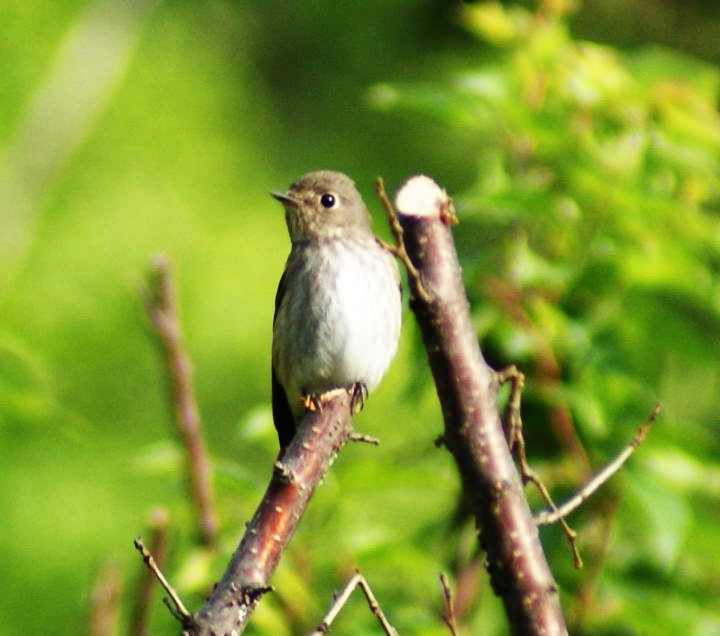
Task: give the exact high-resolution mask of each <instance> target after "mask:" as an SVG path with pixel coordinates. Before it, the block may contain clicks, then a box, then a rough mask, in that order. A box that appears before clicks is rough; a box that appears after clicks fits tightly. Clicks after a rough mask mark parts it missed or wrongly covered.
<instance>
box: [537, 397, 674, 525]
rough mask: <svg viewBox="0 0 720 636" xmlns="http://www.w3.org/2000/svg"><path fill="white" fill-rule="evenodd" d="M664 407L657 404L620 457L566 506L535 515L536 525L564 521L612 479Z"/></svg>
mask: <svg viewBox="0 0 720 636" xmlns="http://www.w3.org/2000/svg"><path fill="white" fill-rule="evenodd" d="M661 410H662V407H661V406H660V405H659V404H656V405H655V406H654V407H653V409H652V411H650V415H649V416H648V419H647V421H646V422H645V423H644V424H643V425H642V426H641V427H640V428H639V429H638V430H637V431H636V433H635V435H634V436H633V438H632V439H631V440H630V443H629V444H628V445H627V446H625V448H623V449H622V451H620V453H618V456H617V457H616V458H615V459H613V460H612V461H610V462H609V463H608V464H606V465H605V467H604V468H603V469H601V470H600V471H599V472H597V473H596V474H595V476H594V477H593V478H592V479H590V481H588V482H587V483H586V484H585V485H584V486H583V487H582V488H581V489H580V490H579V491H578V492H577V493H576V494H575V495H573V496H572V497H571V498H570V499H568V500H567V501H566V502H565V503H564V504H562V505H561V506H559V507H552V510H546V511H544V512H541V513H539V514H537V515H535V523H536V524H537V525H538V526H546V525H549V524H551V523H555V522H556V521H562V519H563V518H564V517H566V516H567V515H569V514H570V513H571V512H572V511H573V510H575V509H576V508H578V507H579V506H580V505H582V503H583V502H584V501H586V500H587V499H588V498H589V497H590V496H591V495H592V494H593V493H594V492H595V491H596V490H597V489H598V488H600V486H602V485H603V484H604V483H605V482H606V481H607V480H608V479H610V477H612V476H613V475H614V474H615V473H616V472H617V471H618V470H620V468H621V467H622V465H623V464H624V463H625V462H626V461H627V460H628V458H629V457H630V455H632V454H633V453H634V452H635V449H636V448H637V447H638V446H640V444H642V443H643V441H644V440H645V437H646V436H647V434H648V432H649V431H650V428H651V427H652V425H653V423H654V422H655V420H656V419H657V417H658V415H660V411H661Z"/></svg>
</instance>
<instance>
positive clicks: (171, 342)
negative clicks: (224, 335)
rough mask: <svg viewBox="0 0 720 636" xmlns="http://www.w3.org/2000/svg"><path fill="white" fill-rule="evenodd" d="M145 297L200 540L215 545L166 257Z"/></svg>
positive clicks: (155, 266)
mask: <svg viewBox="0 0 720 636" xmlns="http://www.w3.org/2000/svg"><path fill="white" fill-rule="evenodd" d="M144 295H145V300H146V306H147V313H148V316H149V317H150V320H151V321H152V324H153V327H154V328H155V332H156V334H157V337H158V341H159V343H160V345H161V347H162V349H163V352H164V354H165V364H166V367H167V371H168V376H169V384H170V395H171V396H172V405H173V411H174V414H175V423H176V425H177V430H178V433H179V435H180V440H181V441H182V445H183V447H184V448H185V455H186V458H187V469H188V475H189V479H190V491H191V495H192V500H193V502H194V503H195V510H196V515H197V523H198V530H199V534H200V540H201V542H202V543H203V545H208V546H209V545H213V543H214V542H215V538H216V535H217V521H216V516H215V510H214V506H213V495H212V484H211V474H212V473H211V469H210V462H209V461H208V456H207V449H206V448H205V441H204V439H203V436H202V430H201V427H200V415H199V412H198V407H197V401H196V399H195V392H194V389H193V384H192V364H191V362H190V358H189V357H188V355H187V354H186V353H185V351H184V349H183V343H182V333H181V330H180V321H179V319H178V310H177V299H176V292H175V286H174V283H173V279H172V270H171V266H170V263H169V262H168V260H167V259H166V258H163V257H157V258H155V259H154V261H153V263H152V266H151V271H150V275H149V280H148V287H147V289H146V290H145V293H144Z"/></svg>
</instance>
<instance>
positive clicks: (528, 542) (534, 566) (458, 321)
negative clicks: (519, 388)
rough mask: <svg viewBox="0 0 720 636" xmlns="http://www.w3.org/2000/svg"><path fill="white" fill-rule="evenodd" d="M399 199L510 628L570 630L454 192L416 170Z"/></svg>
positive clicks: (457, 444)
mask: <svg viewBox="0 0 720 636" xmlns="http://www.w3.org/2000/svg"><path fill="white" fill-rule="evenodd" d="M378 190H379V192H381V190H382V183H381V182H380V183H379V184H378ZM381 194H382V193H381ZM385 200H387V199H386V198H385ZM396 209H397V218H398V220H399V224H400V228H401V229H402V232H398V231H397V228H396V230H395V234H396V238H398V239H399V245H398V251H399V252H400V257H401V258H403V253H404V255H406V256H407V257H408V258H407V259H405V258H403V260H409V261H410V263H411V264H412V266H413V268H408V277H409V285H410V308H411V309H412V311H413V313H414V314H415V317H416V319H417V321H418V324H419V326H420V330H421V333H422V338H423V342H424V344H425V349H426V350H427V355H428V361H429V363H430V368H431V370H432V374H433V378H434V380H435V385H436V389H437V393H438V397H439V399H440V403H441V406H442V412H443V418H444V421H445V431H444V437H443V441H444V444H445V446H446V447H447V448H448V450H449V451H450V452H451V453H452V455H453V456H454V458H455V461H456V463H457V465H458V468H459V471H460V476H461V479H462V484H463V489H464V490H465V492H466V494H467V496H468V499H469V501H470V502H471V506H472V511H473V514H474V516H475V519H476V523H477V525H478V527H479V528H480V543H481V546H482V547H483V549H484V550H485V553H486V555H487V563H486V567H487V570H488V573H489V575H490V581H491V583H492V586H493V589H494V591H495V593H496V594H497V595H498V596H500V598H501V599H502V602H503V604H504V606H505V611H506V614H507V616H508V621H509V624H510V627H511V630H512V633H513V634H517V635H523V636H528V635H534V634H537V635H540V634H544V635H546V636H547V635H561V634H567V629H566V627H565V622H564V619H563V616H562V612H561V609H560V603H559V599H558V590H557V586H556V584H555V581H554V579H553V577H552V573H551V572H550V568H549V567H548V564H547V561H546V559H545V555H544V553H543V551H542V547H541V545H540V540H539V537H538V530H537V527H536V525H535V522H534V521H533V517H532V514H531V512H530V509H529V507H528V504H527V501H526V499H525V497H524V494H523V489H522V484H521V481H520V478H519V476H518V473H517V470H516V468H515V465H514V463H513V461H512V458H511V456H510V451H509V448H508V445H507V442H506V440H505V435H504V433H503V427H502V422H501V417H500V414H499V413H498V406H497V393H498V381H497V377H496V374H495V372H494V371H493V370H492V369H491V368H490V367H489V366H488V365H487V363H486V362H485V360H484V359H483V357H482V353H481V351H480V348H479V346H478V343H477V338H476V335H475V330H474V328H473V325H472V320H471V316H470V311H469V306H468V302H467V299H466V296H465V291H464V287H463V282H462V277H461V272H460V265H459V263H458V259H457V254H456V251H455V246H454V243H453V239H452V233H451V231H450V225H451V224H452V223H454V222H456V219H455V216H454V211H453V208H452V201H451V200H450V199H449V198H448V196H447V194H446V193H445V191H444V190H442V189H441V188H439V186H437V184H435V183H434V182H433V181H432V180H431V179H429V178H428V177H413V178H412V179H410V180H409V181H408V182H406V184H405V185H404V186H403V187H401V188H400V190H399V191H398V194H397V197H396ZM390 212H391V210H390ZM391 216H392V212H391ZM391 222H392V219H391ZM403 235H404V236H403ZM413 269H415V270H417V274H415V275H413Z"/></svg>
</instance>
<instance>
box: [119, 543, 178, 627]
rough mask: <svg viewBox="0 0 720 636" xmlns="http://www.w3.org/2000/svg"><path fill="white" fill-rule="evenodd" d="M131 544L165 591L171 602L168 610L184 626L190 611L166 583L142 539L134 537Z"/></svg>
mask: <svg viewBox="0 0 720 636" xmlns="http://www.w3.org/2000/svg"><path fill="white" fill-rule="evenodd" d="M133 545H134V546H135V549H136V550H137V551H138V552H139V553H140V554H141V555H142V558H143V561H144V562H145V565H147V566H148V568H149V569H150V571H151V572H152V573H153V575H154V576H155V578H156V579H157V580H158V582H159V583H160V585H161V586H162V588H163V589H164V590H165V593H166V594H167V595H168V597H169V598H170V601H171V602H172V606H170V605H168V607H169V608H170V611H171V612H172V614H173V616H175V618H177V619H178V620H179V621H180V622H181V623H182V625H183V626H186V625H187V624H188V623H189V622H190V620H191V618H192V617H191V616H190V612H188V611H187V609H186V608H185V605H184V604H183V602H182V600H180V597H179V596H178V594H177V592H176V591H175V590H174V589H173V587H172V585H170V583H168V580H167V579H166V578H165V576H164V575H163V573H162V572H161V571H160V568H159V567H158V566H157V563H155V559H154V558H153V555H152V554H150V552H149V551H148V549H147V548H146V547H145V545H144V544H143V542H142V539H135V541H133Z"/></svg>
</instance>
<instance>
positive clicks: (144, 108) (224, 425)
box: [0, 0, 720, 636]
mask: <svg viewBox="0 0 720 636" xmlns="http://www.w3.org/2000/svg"><path fill="white" fill-rule="evenodd" d="M0 6H1V7H2V16H3V18H2V25H1V26H0V30H1V32H2V38H0V59H2V69H3V70H2V75H1V76H0V437H1V439H2V442H1V445H0V454H1V455H0V456H1V459H2V470H0V493H1V494H0V518H2V522H1V523H0V549H1V550H2V554H3V564H2V567H0V580H2V582H3V585H2V587H3V593H2V595H0V615H1V616H2V617H3V618H2V621H0V633H1V634H8V635H9V636H10V635H13V636H14V635H16V634H28V633H51V634H81V633H89V630H90V628H89V615H90V607H91V602H92V598H93V589H94V588H96V587H97V583H96V582H97V580H98V577H99V576H100V575H101V573H103V572H105V573H107V572H111V573H114V576H115V580H116V581H118V582H119V588H120V590H121V591H120V594H121V596H120V601H119V609H118V625H117V629H116V631H115V633H117V634H122V633H127V630H128V624H129V618H128V617H129V614H130V611H131V608H132V606H133V599H134V592H135V586H136V582H137V579H138V577H139V574H140V572H141V568H142V564H141V563H140V561H139V559H138V557H137V555H136V554H135V552H134V551H133V549H132V545H131V542H132V540H133V539H134V538H135V537H136V536H139V535H142V534H144V533H145V532H146V531H147V524H148V515H149V513H150V511H151V510H152V509H154V508H156V507H157V506H162V507H163V508H164V509H165V510H166V511H167V513H168V514H169V517H170V526H169V537H168V562H167V565H166V572H167V574H168V575H169V577H170V578H171V580H172V581H173V582H175V583H176V585H177V587H178V589H179V591H180V593H181V594H182V595H183V597H184V598H185V599H186V601H187V604H188V605H189V606H190V607H191V609H196V608H198V607H199V605H200V603H201V599H202V596H203V594H204V593H205V591H206V590H207V589H208V586H209V585H210V584H211V583H212V581H213V580H214V579H216V578H217V577H218V576H219V575H220V573H221V572H222V570H223V563H224V562H225V561H226V559H227V557H228V555H229V554H230V553H231V551H232V549H233V547H234V545H235V544H236V542H237V540H238V538H239V536H240V534H241V532H242V529H243V527H244V526H243V523H244V522H245V521H246V520H247V519H249V517H250V516H251V514H252V512H253V510H254V508H255V506H256V504H257V502H258V501H259V498H260V496H261V494H262V492H263V490H264V486H265V484H266V481H267V479H268V477H269V473H270V468H271V463H272V460H273V459H274V455H275V452H276V438H275V433H274V430H273V428H272V422H271V416H270V407H269V349H270V338H271V323H272V311H273V298H274V293H275V286H276V283H277V280H278V279H279V276H280V273H281V271H282V268H283V264H284V259H285V256H286V253H287V250H288V240H287V236H286V230H285V227H284V221H283V216H282V210H281V209H280V206H278V205H277V203H276V202H274V201H273V200H272V199H271V198H270V197H269V196H268V194H267V193H268V192H269V191H270V190H273V189H278V188H283V187H285V186H287V185H288V184H289V183H290V182H291V181H293V180H295V179H296V178H297V177H299V176H300V175H302V174H303V173H305V172H308V171H310V170H315V169H321V168H329V169H336V170H341V171H343V172H347V173H348V174H350V175H352V176H353V178H354V179H355V180H356V182H357V184H358V187H359V188H360V189H361V191H362V192H363V194H364V195H365V198H366V201H367V202H368V204H369V207H370V208H371V210H372V212H373V215H374V216H375V228H376V230H377V232H378V233H379V234H380V235H383V236H387V230H386V227H385V221H384V218H383V216H382V213H381V212H380V209H379V205H378V204H377V202H376V200H375V198H374V195H373V181H374V179H375V177H376V176H378V175H382V176H383V177H384V178H385V181H386V184H387V186H388V188H389V189H390V190H394V189H395V188H396V187H397V186H398V185H399V184H400V183H401V181H402V180H403V179H404V178H406V177H408V176H410V175H412V174H415V173H418V172H424V173H427V174H429V175H431V176H432V177H433V178H435V179H436V180H437V181H438V182H439V183H441V184H442V185H443V186H444V187H446V188H447V189H448V191H449V192H450V193H451V194H452V195H453V196H454V197H455V199H456V203H457V208H458V213H459V216H460V220H461V223H460V224H459V225H458V226H457V227H456V230H455V233H456V237H457V241H458V245H459V249H460V252H461V258H462V260H463V269H464V275H465V278H466V283H467V286H468V293H469V296H470V299H471V302H472V306H473V311H474V317H475V320H476V326H477V329H478V336H479V338H480V340H481V343H482V344H483V349H484V351H485V353H486V355H487V357H488V358H489V360H490V361H491V362H492V364H493V365H495V366H496V367H498V368H499V367H502V366H505V365H507V364H510V363H515V364H517V365H518V366H520V367H521V368H522V369H523V370H524V371H525V372H526V373H527V375H528V388H527V391H526V395H525V408H524V420H525V426H526V438H527V442H528V446H529V448H528V452H529V456H530V459H531V462H532V463H533V465H534V466H535V467H536V469H537V470H538V471H539V472H540V473H541V475H542V476H543V477H544V479H545V480H546V482H547V483H548V485H549V487H550V488H551V490H552V491H553V492H554V493H555V494H556V495H557V497H558V498H559V499H562V498H563V497H564V496H567V495H569V494H570V493H571V492H572V491H573V490H574V489H575V488H576V487H577V486H578V485H579V484H581V483H582V482H583V481H584V480H585V479H586V478H587V477H588V475H589V474H590V473H591V472H592V470H594V469H596V468H598V467H599V466H601V465H602V464H603V463H604V462H606V461H607V460H608V459H609V458H611V457H612V456H613V455H614V454H615V453H616V452H617V451H618V450H619V449H620V448H621V447H622V446H623V445H625V444H626V443H627V442H628V441H629V440H630V439H631V437H632V435H633V433H634V431H635V429H636V428H637V426H639V425H640V424H641V423H642V422H643V421H644V420H645V418H646V417H647V414H648V413H649V411H650V409H651V407H652V406H653V405H654V404H655V403H656V402H657V401H659V402H661V403H662V404H663V406H664V411H663V415H662V417H661V419H660V420H659V421H658V422H657V424H656V425H655V428H654V429H653V431H652V433H651V435H650V437H649V439H648V440H647V442H646V443H645V445H643V446H642V447H641V448H640V450H639V452H638V453H637V454H636V455H635V456H634V457H633V458H632V459H631V460H630V462H629V464H628V466H627V467H626V468H625V469H624V471H623V472H622V474H620V475H619V476H617V477H616V478H614V479H613V481H612V482H611V483H610V484H608V485H607V486H606V487H605V488H604V489H603V491H602V492H601V493H599V494H598V495H596V496H595V498H594V499H593V500H592V501H590V502H588V503H587V504H586V506H585V507H584V508H583V510H581V511H580V512H578V513H576V514H575V515H573V516H572V517H571V519H570V521H571V523H572V524H573V525H574V526H575V527H576V529H577V530H578V531H579V533H580V536H579V547H580V550H581V552H582V554H583V556H584V559H585V562H586V566H585V568H584V569H583V570H580V571H576V570H574V568H573V567H572V559H571V556H570V553H569V550H568V548H567V545H566V543H565V540H564V538H563V536H562V534H561V533H560V532H559V531H558V530H557V529H556V528H548V529H544V530H542V532H541V536H542V539H543V542H544V545H545V546H546V548H547V551H548V555H549V558H550V561H551V564H552V567H553V569H554V572H555V574H556V576H557V579H558V583H559V585H560V587H561V598H562V601H563V606H564V608H565V611H566V614H567V617H568V622H569V625H570V627H571V631H572V633H575V634H581V633H583V634H598V635H599V634H676V633H683V634H697V635H707V634H720V602H719V601H718V598H720V552H718V549H717V546H718V543H719V542H720V462H719V461H718V456H720V436H719V435H718V424H719V423H720V418H719V417H718V412H720V395H719V394H718V382H719V381H720V366H719V364H718V355H719V354H720V283H719V280H718V272H719V271H720V214H719V213H720V206H719V203H720V183H719V181H718V177H719V175H720V172H719V170H720V121H719V118H718V110H717V104H718V102H717V100H718V88H719V87H720V72H719V70H718V66H717V64H718V62H719V61H720V38H719V37H718V34H719V33H720V7H718V5H717V4H716V3H708V2H703V1H701V0H696V1H694V2H680V1H678V0H624V1H623V2H615V1H612V2H608V1H601V0H587V1H586V2H583V3H580V2H572V3H571V2H565V1H563V0H554V1H553V0H546V1H545V2H537V3H536V2H528V3H510V2H508V3H503V4H499V3H497V4H496V3H490V4H487V3H480V4H477V5H470V4H461V3H457V2H447V1H441V0H395V1H394V2H392V3H391V2H385V1H381V0H365V1H363V2H331V1H320V2H312V3H311V2H290V1H282V0H271V1H268V2H259V1H252V0H250V1H246V2H239V1H235V2H232V1H229V0H210V1H208V2H202V3H201V2H187V1H183V0H169V1H164V2H163V1H161V0H100V1H89V2H88V1H87V0H84V1H79V0H62V1H58V2H53V3H42V2H37V1H33V0H30V1H27V0H2V2H1V3H0ZM160 253H162V254H165V255H167V256H168V257H169V258H170V259H171V261H172V262H173V264H174V266H175V273H176V277H177V281H178V287H179V295H180V301H181V313H182V326H183V329H184V335H185V339H186V344H187V348H188V350H189V353H190V354H191V356H192V359H193V361H194V370H195V380H196V386H197V393H198V398H199V404H200V408H201V411H202V417H203V421H204V424H205V432H206V435H207V442H208V446H209V449H210V453H211V457H212V462H213V468H214V480H215V486H216V491H217V501H218V513H219V517H220V520H221V525H222V534H221V537H222V539H221V542H220V547H219V549H218V551H217V552H209V551H206V550H204V549H202V548H200V547H198V545H197V537H196V532H195V526H194V523H193V516H192V505H191V504H190V502H189V501H188V497H187V488H186V479H185V473H184V466H183V454H182V449H181V448H179V446H178V443H177V441H176V438H175V435H174V434H173V431H172V428H171V426H170V423H171V417H170V413H169V409H168V403H167V402H168V401H167V398H166V392H165V381H164V374H163V373H164V370H163V365H162V361H161V359H160V357H159V353H158V351H157V349H156V347H155V342H154V340H153V337H152V335H151V333H150V330H149V327H148V322H147V319H146V317H145V314H144V308H143V303H142V301H141V298H140V290H141V288H142V287H143V284H144V281H145V277H146V272H147V269H148V263H149V261H150V259H151V258H152V257H153V256H155V255H156V254H160ZM441 426H442V425H441V420H440V414H439V409H438V407H437V404H436V398H435V395H434V390H433V387H432V384H431V382H430V377H429V373H428V371H427V369H426V365H425V359H424V353H423V351H422V349H421V347H420V344H419V338H418V333H417V329H416V328H415V325H414V324H413V320H412V316H411V315H410V314H409V312H407V310H406V320H405V326H404V333H403V338H402V343H401V347H400V352H399V354H398V357H397V359H396V361H395V363H394V364H393V367H392V368H391V370H390V373H389V374H388V376H387V378H386V380H385V381H384V383H383V384H382V386H381V387H380V388H379V389H378V390H377V392H376V393H375V394H373V395H372V396H371V398H370V400H369V401H368V404H367V407H366V409H365V411H364V412H363V413H362V414H361V415H360V416H358V418H357V422H356V427H357V428H359V429H360V430H362V431H364V432H367V433H369V434H372V435H375V436H379V437H380V438H381V439H382V445H381V446H380V447H379V448H377V449H374V448H370V447H365V446H362V445H360V446H353V447H350V448H347V449H346V450H344V451H343V453H342V455H341V456H340V458H339V459H338V461H337V462H336V463H335V465H334V466H333V469H332V471H331V474H330V475H329V476H328V478H327V479H326V480H325V482H324V483H323V485H322V486H321V488H320V489H319V491H318V493H317V495H316V497H315V499H314V501H313V503H312V505H311V507H310V509H309V511H308V513H307V515H306V517H305V518H304V519H303V521H302V524H301V526H300V529H299V531H298V533H297V535H296V537H295V538H294V540H293V543H292V545H291V549H290V551H289V552H288V553H287V554H286V556H285V559H284V560H283V562H282V564H281V566H280V569H279V570H278V572H277V573H276V575H275V577H274V579H273V584H274V586H275V587H276V593H274V594H271V595H268V596H267V597H266V598H265V599H263V602H262V604H261V606H260V608H259V609H258V611H257V613H256V615H255V617H254V618H253V621H252V626H251V628H250V629H251V633H257V634H279V635H282V634H298V633H304V632H306V631H308V630H309V629H310V628H311V627H312V626H313V625H314V624H316V623H317V622H318V621H319V619H320V616H321V615H322V613H323V611H324V609H325V607H326V606H327V604H328V603H329V601H330V599H331V596H332V592H333V591H334V590H336V589H338V588H339V587H340V586H341V585H342V584H343V582H344V581H345V580H346V579H347V578H348V577H349V576H350V574H351V573H352V571H353V568H354V567H360V568H361V569H362V571H363V572H364V574H365V575H366V576H367V578H368V579H369V581H370V583H371V585H372V586H373V587H374V590H375V592H376V595H377V597H378V598H379V600H380V602H381V604H382V605H383V608H384V610H385V611H386V613H387V615H388V616H389V618H390V620H391V621H392V622H393V623H394V624H395V626H396V628H397V629H398V630H399V631H400V633H406V634H444V633H447V632H446V630H445V628H444V627H443V626H442V624H441V622H440V620H439V619H438V613H439V610H440V607H441V596H440V588H439V584H438V579H437V577H438V574H439V573H440V572H441V571H444V572H447V573H448V575H449V576H450V579H451V581H452V584H453V587H454V588H455V589H456V590H457V594H458V620H459V622H460V624H461V626H462V627H463V629H464V630H465V633H468V634H470V633H473V634H474V633H482V634H488V635H489V634H504V633H507V627H506V623H505V620H504V617H503V614H502V610H501V608H500V607H499V604H498V602H497V601H496V600H495V599H494V597H493V596H492V593H491V591H490V590H489V588H488V586H487V582H486V578H485V576H484V572H483V571H482V557H481V555H478V554H477V553H476V552H475V545H476V543H475V531H474V529H473V527H472V524H471V523H470V522H469V520H468V519H467V518H466V516H465V515H464V513H463V510H462V505H461V504H460V503H459V497H458V480H457V476H456V474H455V469H454V466H453V465H452V463H451V461H450V459H449V456H448V454H447V453H446V452H444V451H443V450H438V449H436V448H435V447H434V444H433V441H434V439H435V437H436V436H437V435H438V434H439V433H440V431H441ZM530 497H531V500H532V502H533V505H534V506H535V507H536V508H537V509H539V508H540V507H541V502H540V501H539V500H538V498H537V497H536V496H535V495H534V494H533V493H530ZM155 601H156V602H155V611H154V614H153V619H152V630H151V633H154V634H173V633H177V631H178V629H177V626H176V624H175V623H174V622H173V620H172V619H171V618H170V617H169V615H168V613H167V611H166V610H165V608H164V607H163V606H162V604H161V602H160V598H159V595H158V596H156V597H155ZM336 631H337V633H342V634H366V633H378V632H377V627H376V626H375V625H374V622H373V619H372V617H371V616H370V615H369V612H367V609H366V608H365V607H364V604H363V603H362V601H361V600H360V599H359V598H356V599H354V600H353V601H352V602H351V603H350V605H349V606H348V607H347V609H346V610H345V611H344V613H343V614H342V617H341V618H340V620H339V623H338V624H337V628H336Z"/></svg>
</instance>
